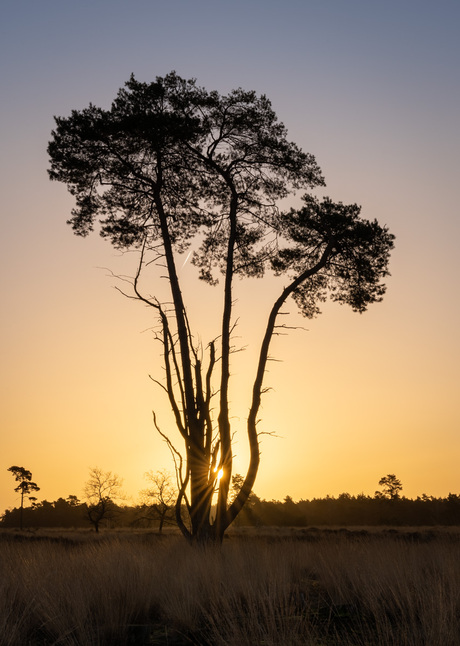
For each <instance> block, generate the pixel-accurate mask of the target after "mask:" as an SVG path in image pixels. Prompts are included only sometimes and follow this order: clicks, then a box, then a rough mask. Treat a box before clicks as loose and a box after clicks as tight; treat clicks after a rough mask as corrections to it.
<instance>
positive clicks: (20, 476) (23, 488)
mask: <svg viewBox="0 0 460 646" xmlns="http://www.w3.org/2000/svg"><path fill="white" fill-rule="evenodd" d="M7 470H8V471H11V473H12V474H13V476H14V479H15V480H16V482H19V484H18V486H17V487H15V489H14V490H15V491H19V493H20V494H21V507H20V514H19V526H20V529H22V527H23V510H24V496H28V498H29V500H31V501H33V502H35V501H36V500H37V499H36V498H35V496H30V495H29V494H31V493H32V492H33V491H40V487H39V486H38V485H37V484H36V483H35V482H32V472H31V471H28V470H27V469H24V467H16V466H13V467H10V468H9V469H7Z"/></svg>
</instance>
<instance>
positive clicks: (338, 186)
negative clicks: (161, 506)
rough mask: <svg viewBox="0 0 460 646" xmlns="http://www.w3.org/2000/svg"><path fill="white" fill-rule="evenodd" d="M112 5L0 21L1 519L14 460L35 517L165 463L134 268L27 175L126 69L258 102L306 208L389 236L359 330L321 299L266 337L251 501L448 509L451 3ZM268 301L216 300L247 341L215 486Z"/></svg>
mask: <svg viewBox="0 0 460 646" xmlns="http://www.w3.org/2000/svg"><path fill="white" fill-rule="evenodd" d="M26 4H27V3H26ZM179 4H180V6H181V12H180V13H179V14H178V13H177V12H176V9H177V6H178V5H179ZM133 5H137V10H138V11H137V12H133V11H131V10H129V9H128V8H126V7H124V6H123V3H111V4H110V5H109V4H108V2H106V0H103V1H101V2H99V3H97V5H96V6H95V7H93V6H92V7H91V8H90V7H89V6H88V7H86V6H84V5H81V6H78V7H62V6H61V3H58V2H57V0H50V1H49V2H48V3H46V6H43V7H38V6H36V5H35V3H31V2H30V3H28V8H29V10H28V12H25V13H24V12H23V11H21V10H20V8H18V7H15V6H10V7H8V8H7V9H6V20H5V21H4V23H3V25H2V27H1V29H2V38H1V39H0V48H1V50H0V51H1V58H0V59H1V60H2V61H3V62H2V68H1V81H2V88H3V90H4V96H5V100H4V101H2V105H1V106H0V111H1V128H2V146H1V150H0V158H1V173H0V183H1V192H0V195H1V227H2V236H1V240H0V245H1V249H0V250H1V254H0V262H1V272H0V275H1V288H2V317H1V327H2V329H1V335H0V339H1V366H2V369H1V373H0V380H1V381H0V387H1V389H0V392H1V398H2V402H1V407H0V410H1V413H0V415H1V417H0V428H1V451H0V455H1V456H2V459H1V462H0V513H1V512H2V511H3V509H5V508H7V507H10V506H15V505H17V504H18V494H15V493H14V491H13V489H14V486H15V483H14V480H13V478H12V476H11V474H10V473H8V472H7V469H8V467H10V466H12V465H19V466H24V467H25V468H27V469H29V470H30V471H32V473H33V479H34V481H36V482H37V484H38V485H39V486H40V487H41V490H40V491H39V492H38V494H37V496H38V498H39V500H41V499H47V500H50V501H51V500H55V499H56V498H58V497H60V496H62V497H67V496H68V495H69V494H74V495H77V496H79V497H82V490H83V486H84V483H85V480H86V479H87V477H88V469H89V467H92V466H99V467H101V468H102V469H103V470H110V471H113V472H116V473H118V474H119V475H120V476H121V477H123V478H124V490H125V492H126V493H127V496H128V500H129V501H130V502H136V500H137V495H138V492H139V490H141V489H143V488H145V480H144V478H143V474H144V473H145V472H146V471H148V470H154V471H156V470H159V469H164V468H166V469H170V470H172V462H171V458H170V454H169V451H168V449H167V447H166V445H165V443H164V442H163V441H162V439H161V437H159V435H158V434H157V433H155V430H154V427H153V423H152V413H151V411H152V409H155V411H156V413H157V415H158V420H159V423H160V425H161V428H162V429H163V430H166V431H168V432H171V433H172V434H174V427H173V418H172V415H171V414H170V411H169V406H168V404H167V402H166V401H165V399H164V397H163V394H162V392H161V390H160V389H159V388H158V387H157V386H155V384H154V383H153V382H152V381H151V380H150V379H149V374H150V375H152V376H154V377H157V378H159V377H161V362H160V346H159V345H158V343H155V341H154V339H153V333H152V327H154V326H155V324H156V321H155V316H154V314H153V313H152V312H151V311H149V310H148V308H146V307H144V306H142V305H141V304H139V303H135V302H132V301H130V300H128V299H124V298H123V297H122V296H121V295H120V294H119V292H117V291H116V290H115V289H114V288H113V287H114V286H115V285H116V281H115V280H114V278H113V277H112V276H111V275H110V271H113V272H114V273H115V274H118V273H130V274H132V273H133V271H134V266H135V257H134V256H132V255H130V254H128V255H125V256H120V254H118V253H117V252H116V251H115V250H113V249H112V248H111V247H110V245H109V244H108V243H107V242H105V241H103V240H101V239H100V238H99V237H98V236H97V235H96V234H95V235H93V236H91V237H89V238H87V239H79V238H76V237H75V236H74V235H73V234H72V231H71V229H70V228H69V227H68V226H67V225H66V224H65V222H66V219H67V218H68V217H69V215H70V211H71V209H72V206H73V201H72V197H71V196H70V195H69V194H68V193H67V192H66V189H65V187H64V186H63V185H60V184H57V183H55V182H53V183H51V182H49V180H48V178H47V173H46V169H47V167H48V160H47V155H46V145H47V142H48V140H49V138H50V132H51V129H52V127H53V118H52V117H53V115H54V114H58V115H63V116H66V115H68V114H69V113H70V111H71V110H72V109H73V108H75V109H80V108H83V107H85V106H86V105H87V104H88V103H89V102H90V101H91V102H93V103H95V104H96V105H102V106H104V107H107V106H108V105H109V104H110V102H111V100H112V99H113V98H114V96H115V94H116V92H117V90H118V89H119V87H120V86H122V85H123V83H124V82H125V81H126V80H127V79H128V78H129V75H130V74H131V72H134V74H135V75H136V77H137V78H138V79H139V80H145V81H150V80H153V79H154V78H155V76H157V75H163V74H166V73H168V72H169V71H170V70H172V69H175V70H176V71H177V72H178V73H179V74H180V75H181V76H185V77H192V76H194V77H197V79H198V83H199V84H200V85H204V86H205V87H206V88H208V89H214V88H216V89H218V90H219V91H221V92H223V93H225V92H228V91H229V90H231V89H232V88H235V87H238V86H241V87H243V88H245V89H255V90H256V91H257V92H259V93H266V94H267V96H268V97H269V98H270V99H271V100H272V103H273V106H274V109H275V111H276V112H277V114H278V117H279V118H280V120H281V121H283V122H284V123H285V125H286V126H287V128H288V131H289V138H290V139H292V140H293V141H295V142H296V143H297V144H298V145H300V146H301V147H302V148H303V149H304V150H305V151H308V152H310V153H312V154H314V155H315V156H316V159H317V161H318V163H319V165H320V166H321V168H322V170H323V173H324V175H325V178H326V183H327V187H326V188H325V189H324V190H321V191H317V193H318V194H319V195H323V194H324V195H329V196H330V197H331V198H332V199H334V200H341V201H343V202H357V203H359V204H361V205H362V215H363V217H366V218H368V219H374V218H376V219H378V220H379V222H380V223H381V224H386V225H388V226H389V228H390V230H391V232H392V233H394V234H395V235H396V243H395V244H396V246H395V250H394V253H393V255H392V259H391V262H390V271H391V274H392V275H391V277H390V278H389V279H388V281H387V284H388V291H387V294H386V296H385V299H384V301H383V302H382V303H379V304H375V305H373V306H371V307H370V309H369V311H368V312H366V313H365V314H363V315H358V314H355V313H353V312H351V310H350V309H348V308H345V307H341V306H339V305H337V304H333V303H327V304H325V306H324V308H323V314H322V315H321V316H319V317H318V318H317V319H315V320H313V321H306V320H304V319H302V318H301V317H300V316H299V315H298V314H296V313H295V306H294V303H293V302H292V304H289V309H290V311H291V314H290V317H289V325H293V326H299V329H297V330H292V331H290V332H289V334H287V335H286V336H279V337H276V338H275V339H274V341H273V346H272V353H271V354H272V355H273V356H274V357H275V358H276V359H279V360H280V361H277V362H272V363H271V364H270V366H269V372H268V374H267V375H266V381H265V384H266V385H267V386H271V387H272V388H273V390H271V391H270V392H269V393H267V394H266V395H265V396H264V399H263V405H262V409H261V414H260V417H261V419H262V421H261V423H260V426H261V429H262V430H264V431H267V432H274V433H275V434H276V435H278V436H279V437H269V436H264V437H263V439H262V456H261V465H260V470H259V475H258V478H257V481H256V484H255V487H254V489H255V491H256V493H257V494H258V495H259V496H260V497H262V498H266V499H272V498H274V499H278V500H280V499H283V498H284V497H285V496H286V495H290V496H292V497H293V498H294V499H295V500H298V499H300V498H313V497H322V496H325V495H327V494H329V495H335V496H337V495H338V494H340V493H342V492H348V493H350V494H353V495H356V494H358V493H361V492H363V493H365V494H370V495H373V493H374V491H375V490H376V489H378V481H379V479H380V478H381V477H382V476H383V475H385V474H388V473H395V474H396V475H397V476H398V477H399V478H400V479H401V481H402V483H403V492H402V493H403V494H404V495H406V496H408V497H416V496H417V495H421V494H422V493H427V494H429V495H434V496H447V495H448V493H449V492H453V493H460V478H459V469H458V462H459V457H460V414H459V407H458V395H459V364H460V361H459V360H460V343H459V334H458V330H459V328H460V326H459V322H460V301H459V287H458V285H459V279H460V260H459V254H458V242H457V241H458V238H459V234H460V224H459V208H458V200H457V195H456V192H457V191H456V186H457V184H458V171H459V169H460V154H459V151H460V131H459V128H458V115H459V114H460V110H459V108H460V89H459V86H458V78H457V75H458V72H457V70H458V64H459V62H460V45H459V42H458V38H457V37H456V29H455V28H454V25H455V24H456V25H457V26H458V24H459V22H458V20H459V18H460V8H459V7H458V6H457V4H456V3H452V2H444V1H443V0H441V2H440V3H438V4H437V5H436V7H434V6H433V5H432V4H431V3H428V2H417V3H415V2H408V3H407V5H405V7H404V8H403V7H401V6H400V3H397V2H396V1H395V0H390V2H388V3H385V6H381V7H378V8H377V7H374V8H373V9H372V10H371V9H370V8H369V7H368V6H367V3H364V2H358V1H355V0H352V1H351V2H350V3H347V5H348V6H347V10H346V11H345V10H344V8H343V7H342V3H340V2H338V1H337V0H336V1H333V2H331V3H328V6H327V7H326V6H317V5H316V4H315V5H312V4H310V3H305V4H304V3H300V2H298V1H297V0H288V1H287V2H286V3H283V6H282V7H281V6H280V5H279V3H275V2H268V3H267V2H264V3H262V2H261V1H260V2H259V1H256V2H254V3H253V5H252V6H251V7H250V8H248V7H247V6H246V3H243V2H242V0H238V1H237V2H236V3H234V6H233V7H232V10H231V11H230V9H229V8H226V7H224V6H223V5H222V6H219V7H217V6H216V5H215V3H213V4H211V3H210V1H208V0H206V1H203V2H201V3H199V9H197V10H196V11H195V10H192V9H191V7H188V6H185V5H183V4H181V3H179V1H178V0H173V1H172V2H171V3H168V6H167V7H161V8H160V7H155V8H154V7H153V6H152V5H150V4H149V3H144V2H141V1H140V0H134V2H133V3H131V4H130V7H132V6H133ZM176 5H177V6H176ZM321 5H322V3H321ZM109 6H110V7H111V11H110V13H109V12H108V8H109ZM262 7H263V8H264V10H263V12H262ZM409 7H412V10H410V9H409ZM257 8H258V9H259V11H257ZM415 8H417V11H416V12H415ZM243 9H244V10H245V19H244V21H241V20H239V19H238V16H239V13H238V12H239V10H240V11H242V10H243ZM90 13H91V16H92V20H91V21H88V20H87V18H88V16H89V14H90ZM134 14H135V15H134ZM223 23H225V24H226V25H227V27H228V29H226V30H225V32H223V31H220V32H219V31H218V30H217V27H218V26H219V25H221V24H223ZM82 43H85V45H84V48H83V49H82V45H81V44H82ZM234 43H237V48H235V46H234ZM184 259H185V258H184ZM182 263H183V260H182V259H180V260H179V263H178V264H179V267H180V266H181V265H182ZM109 270H110V271H109ZM181 278H182V280H183V287H184V295H185V300H186V303H187V307H188V312H189V317H190V320H191V323H192V327H193V329H194V330H195V332H196V334H197V335H199V337H200V338H201V339H202V341H203V344H204V345H205V344H206V342H207V341H209V340H210V339H211V338H214V337H215V336H217V335H218V334H219V325H218V313H219V311H220V303H221V293H220V292H219V288H218V287H217V288H212V287H209V286H206V285H202V284H200V283H199V282H198V281H197V279H196V272H195V270H194V268H193V267H192V266H191V265H190V263H186V264H185V265H184V266H183V267H182V268H181ZM160 282H161V279H160ZM157 283H158V279H154V278H153V277H152V286H151V287H150V291H151V292H154V291H155V290H156V289H157ZM164 287H165V285H164V284H162V285H161V287H160V289H164ZM279 287H280V283H279V281H276V280H275V279H273V278H270V277H267V278H265V279H263V280H262V281H260V280H259V281H257V280H248V281H237V283H236V292H235V295H236V297H237V303H236V308H235V317H238V318H239V323H238V328H237V332H236V335H237V338H236V342H237V343H239V344H240V345H241V346H245V348H246V349H245V350H244V352H241V353H238V354H236V355H234V365H233V369H232V375H233V385H232V390H231V406H232V409H231V410H232V415H233V416H234V418H233V422H232V423H233V427H234V429H236V430H237V431H238V434H237V442H236V443H235V471H236V472H243V471H244V467H245V464H246V461H247V442H246V440H245V433H244V428H245V414H246V412H247V410H248V407H249V403H250V392H251V383H252V379H253V376H254V370H255V364H256V358H257V353H258V349H259V344H260V341H261V338H262V334H263V329H264V325H265V320H266V314H267V311H268V308H269V306H270V304H271V303H272V302H273V300H274V298H276V296H277V295H278V290H279ZM300 327H304V328H306V329H300ZM175 437H177V436H175ZM178 444H179V442H178Z"/></svg>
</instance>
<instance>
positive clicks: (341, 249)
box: [272, 195, 394, 318]
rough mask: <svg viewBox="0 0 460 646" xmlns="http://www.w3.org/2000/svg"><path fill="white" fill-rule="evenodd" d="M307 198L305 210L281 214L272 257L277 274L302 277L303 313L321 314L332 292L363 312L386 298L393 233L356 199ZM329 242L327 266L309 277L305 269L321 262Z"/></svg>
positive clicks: (299, 291) (298, 300) (297, 289)
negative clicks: (366, 215) (368, 217)
mask: <svg viewBox="0 0 460 646" xmlns="http://www.w3.org/2000/svg"><path fill="white" fill-rule="evenodd" d="M302 199H303V202H304V206H303V207H302V208H301V209H299V210H294V209H291V210H290V211H289V212H288V213H284V214H283V217H282V218H280V221H279V244H280V248H279V252H278V254H277V255H276V256H273V257H272V267H273V269H274V270H275V272H276V273H278V274H283V273H287V274H288V275H290V276H291V278H292V279H293V280H298V282H299V285H298V286H297V287H295V289H294V290H293V297H294V299H295V301H296V303H297V305H298V306H299V308H300V310H301V311H302V313H303V314H304V315H305V316H307V317H310V318H311V317H313V316H315V315H316V314H318V313H319V312H320V309H319V303H321V302H324V301H325V300H326V297H327V295H328V294H330V296H331V298H332V300H334V301H338V302H340V303H346V304H348V305H350V306H351V307H352V308H353V309H354V310H355V311H358V312H363V311H364V310H365V309H366V308H367V306H368V305H369V304H371V303H374V302H377V301H381V300H382V297H383V295H384V293H385V290H386V287H385V285H384V284H383V283H382V279H383V278H385V277H386V276H387V275H388V262H389V258H390V253H391V250H392V249H393V246H394V243H393V240H394V236H393V235H392V234H391V233H389V231H388V229H387V227H382V226H380V225H379V223H378V222H377V221H376V220H374V221H373V222H370V221H368V220H365V219H363V218H361V217H360V212H361V207H359V206H358V205H357V204H350V205H346V204H342V203H341V202H337V203H334V202H332V200H330V199H329V198H324V199H323V200H322V201H321V202H320V201H319V200H318V199H317V198H315V197H313V196H311V195H304V196H303V198H302ZM283 242H284V243H285V246H281V245H282V244H283ZM328 245H329V248H330V251H329V254H328V257H327V260H326V262H325V263H324V266H323V267H322V268H321V270H320V271H318V272H316V273H315V275H314V276H313V277H310V278H309V280H308V281H305V279H304V278H303V277H304V275H305V273H308V272H309V271H310V269H311V267H314V266H315V265H317V264H318V263H319V262H320V260H321V258H322V256H323V254H324V252H325V249H326V248H327V247H328Z"/></svg>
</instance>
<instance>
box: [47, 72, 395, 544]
mask: <svg viewBox="0 0 460 646" xmlns="http://www.w3.org/2000/svg"><path fill="white" fill-rule="evenodd" d="M48 152H49V155H50V158H51V169H50V177H51V179H53V180H58V181H61V182H64V183H66V184H67V186H68V188H69V190H70V192H71V193H72V195H74V196H75V200H76V207H75V209H74V210H73V211H72V217H71V219H70V220H69V223H70V224H71V225H72V227H73V229H74V231H75V233H76V234H78V235H82V236H86V235H87V234H88V233H90V232H91V231H92V230H93V228H94V223H95V221H96V220H97V219H98V220H99V226H100V233H101V235H102V236H104V237H107V238H109V239H110V240H111V242H112V244H113V245H115V247H117V248H120V249H133V248H134V249H138V250H139V256H140V260H139V265H138V267H137V270H136V274H135V277H134V279H133V295H135V296H136V297H137V298H138V299H140V300H141V301H143V302H144V303H147V304H148V305H150V306H151V307H152V308H154V309H155V310H156V312H157V314H158V319H159V323H160V326H161V327H160V332H159V336H160V339H161V341H162V344H163V359H164V369H165V381H164V382H161V383H160V382H158V383H160V385H161V387H162V388H163V389H164V391H165V392H166V395H167V397H168V399H169V403H170V405H171V408H172V411H173V415H174V418H175V422H176V426H177V429H178V431H179V434H180V436H181V437H182V440H183V442H184V448H185V453H184V455H182V454H181V453H180V451H179V450H178V449H177V448H176V446H175V444H173V442H172V440H171V438H169V437H168V438H167V437H166V436H165V435H164V433H163V432H162V431H161V429H160V428H159V426H158V424H157V419H156V417H155V415H154V421H155V425H156V426H157V429H158V430H159V432H160V433H161V434H162V435H163V437H165V439H166V441H167V442H168V443H169V446H170V448H171V451H172V453H173V455H174V457H175V459H176V466H177V474H178V484H179V494H178V498H177V503H176V520H177V522H178V524H179V527H180V528H181V530H182V532H183V534H184V535H185V536H186V537H187V538H189V539H190V540H191V541H199V542H200V541H206V540H209V539H213V540H217V541H221V540H222V538H223V535H224V532H225V530H226V528H227V527H228V526H229V525H230V523H231V522H232V521H233V520H234V519H235V517H236V516H237V514H238V513H239V511H240V509H241V508H242V506H243V505H244V503H245V501H246V500H247V498H248V496H249V494H250V492H251V490H252V487H253V484H254V481H255V478H256V474H257V470H258V465H259V440H258V432H257V428H256V426H257V416H258V411H259V407H260V402H261V395H262V393H263V378H264V373H265V368H266V364H267V361H268V358H269V347H270V341H271V338H272V336H273V333H274V331H275V326H276V323H277V317H278V314H279V312H280V310H281V308H282V307H283V305H284V304H285V303H286V300H287V299H288V297H289V296H293V297H294V299H295V301H296V302H297V304H298V306H299V308H300V310H301V312H302V313H303V314H304V315H305V316H308V317H312V316H315V315H316V314H317V313H318V312H319V308H318V303H320V302H321V301H323V300H324V299H325V298H326V295H327V293H330V294H331V295H332V298H334V299H335V300H337V301H340V302H344V303H348V304H349V305H351V307H352V308H353V309H355V310H357V311H360V312H361V311H364V310H365V309H366V307H367V306H368V305H369V304H370V303H372V302H374V301H378V300H381V298H382V296H383V293H384V291H385V287H384V285H383V283H382V279H383V278H384V277H385V276H386V275H387V265H388V260H389V254H390V251H391V248H392V246H393V236H392V235H391V234H390V233H389V232H388V230H387V229H386V228H385V227H381V226H379V225H378V223H377V222H375V221H374V222H368V221H366V220H363V219H361V218H360V217H359V213H360V209H359V207H358V206H356V205H349V206H346V205H343V204H341V203H338V204H335V203H333V202H332V201H331V200H329V199H328V198H325V199H324V200H322V201H319V200H317V199H316V198H313V197H311V196H310V195H309V194H306V195H305V196H304V198H303V199H304V201H303V205H302V206H301V208H300V209H297V210H291V211H288V212H282V211H280V209H279V202H280V200H282V199H283V198H286V197H287V196H288V195H289V194H291V193H294V192H297V191H299V190H302V191H305V190H309V189H312V188H314V187H317V186H321V185H323V184H324V180H323V177H322V175H321V171H320V169H319V167H318V165H317V164H316V161H315V159H314V157H313V156H312V155H310V154H308V153H305V152H303V151H302V150H300V148H299V147H298V146H296V145H295V144H294V143H292V142H290V141H288V139H287V131H286V129H285V127H284V125H283V124H282V123H280V122H279V121H278V119H277V117H276V114H275V113H274V111H273V109H272V107H271V104H270V101H269V100H268V99H267V98H266V97H265V96H257V95H256V94H255V93H254V92H251V91H250V92H247V91H244V90H242V89H237V90H233V91H232V92H230V93H229V94H228V95H225V96H222V95H220V94H219V93H217V92H215V91H211V92H208V91H206V90H205V89H203V88H201V87H199V86H197V84H196V82H195V80H184V79H182V78H180V77H179V76H178V75H177V74H176V73H174V72H172V73H170V74H168V75H167V76H165V77H163V78H162V77H157V79H156V81H155V82H152V83H141V82H139V81H137V80H136V79H135V78H134V77H133V76H132V77H131V78H130V80H129V81H128V82H127V83H126V85H125V87H124V88H122V89H121V90H120V91H119V92H118V95H117V97H116V98H115V100H114V102H113V104H112V106H111V108H110V109H109V110H104V109H102V108H98V107H96V106H94V105H91V104H90V106H89V107H88V108H85V109H83V110H80V111H77V110H75V111H73V112H72V114H71V116H70V117H65V118H63V117H58V118H56V129H55V130H54V131H53V133H52V140H51V142H50V144H49V147H48ZM190 247H191V249H190V253H192V252H193V255H192V262H193V264H194V265H195V266H196V267H197V269H198V272H199V277H200V278H201V279H202V280H204V281H206V282H208V283H210V284H212V285H215V284H217V282H218V277H219V275H220V276H221V277H222V302H223V306H222V311H221V327H220V330H218V331H216V338H215V339H214V340H211V341H210V342H209V345H208V346H207V348H206V349H207V354H206V358H204V356H203V349H202V348H200V346H199V344H198V343H197V342H196V341H195V337H194V336H193V334H192V330H191V328H190V325H189V321H188V318H187V310H186V307H185V302H184V297H183V292H182V288H181V284H180V281H179V276H178V272H177V254H178V253H183V252H184V251H186V250H187V249H189V248H190ZM152 263H156V264H157V265H158V266H161V267H162V269H163V271H164V267H166V274H167V278H168V280H169V286H170V292H171V301H172V307H170V306H169V304H166V303H164V302H161V301H160V299H159V298H156V297H155V296H150V295H149V292H147V291H146V290H145V291H144V290H143V289H142V288H141V276H142V274H143V270H144V269H145V267H146V266H147V265H150V266H151V265H152ZM266 272H272V273H273V272H274V273H275V274H276V275H280V276H284V280H285V281H287V282H286V284H285V286H284V287H283V288H282V289H281V290H280V292H279V294H278V295H277V296H275V298H274V304H273V308H272V310H271V312H270V315H269V317H268V320H267V321H266V322H265V334H264V337H263V341H262V345H261V349H260V354H259V359H258V363H257V365H256V366H255V377H254V385H253V389H252V398H251V401H250V407H249V414H248V418H247V434H248V442H249V448H250V461H249V466H248V470H247V473H246V475H245V478H244V482H243V485H242V487H241V489H240V491H239V493H238V495H237V496H236V498H235V499H234V500H232V501H230V502H229V489H230V484H231V477H232V429H231V425H230V411H229V385H230V361H231V352H232V342H231V339H232V332H233V330H234V326H235V316H234V313H233V306H234V299H235V287H234V278H235V277H258V278H261V277H263V276H264V274H265V273H266ZM262 324H263V323H262ZM213 396H215V398H216V399H217V400H218V403H217V405H216V406H215V407H214V410H216V411H217V412H216V414H215V415H214V414H213V409H212V407H211V398H212V397H213ZM213 501H214V503H215V514H214V513H211V510H212V507H213ZM183 504H185V506H186V508H187V510H188V513H189V517H190V522H189V523H188V524H187V523H185V522H184V521H183V520H182V516H181V506H182V505H183Z"/></svg>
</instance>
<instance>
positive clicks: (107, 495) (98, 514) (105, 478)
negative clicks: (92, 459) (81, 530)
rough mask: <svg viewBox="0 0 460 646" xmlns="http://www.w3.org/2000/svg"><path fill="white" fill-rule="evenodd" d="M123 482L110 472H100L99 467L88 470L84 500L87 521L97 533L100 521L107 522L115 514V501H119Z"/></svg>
mask: <svg viewBox="0 0 460 646" xmlns="http://www.w3.org/2000/svg"><path fill="white" fill-rule="evenodd" d="M122 483H123V480H122V479H121V478H120V477H119V476H118V475H117V474H115V473H113V474H112V472H111V471H102V469H99V467H93V468H91V469H90V470H89V480H88V481H87V482H86V484H85V489H84V493H85V499H86V501H87V503H86V510H87V515H88V520H89V521H90V523H91V524H92V525H93V526H94V529H95V530H96V532H99V525H100V523H101V521H102V520H104V519H105V520H109V519H111V518H113V517H114V515H115V514H116V503H115V500H117V499H121V498H122V494H121V485H122Z"/></svg>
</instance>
